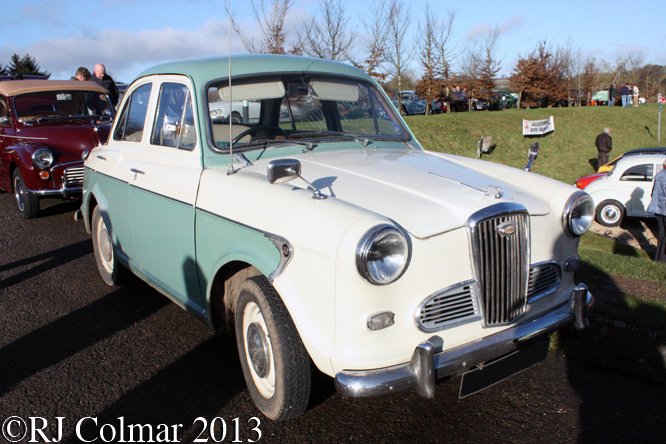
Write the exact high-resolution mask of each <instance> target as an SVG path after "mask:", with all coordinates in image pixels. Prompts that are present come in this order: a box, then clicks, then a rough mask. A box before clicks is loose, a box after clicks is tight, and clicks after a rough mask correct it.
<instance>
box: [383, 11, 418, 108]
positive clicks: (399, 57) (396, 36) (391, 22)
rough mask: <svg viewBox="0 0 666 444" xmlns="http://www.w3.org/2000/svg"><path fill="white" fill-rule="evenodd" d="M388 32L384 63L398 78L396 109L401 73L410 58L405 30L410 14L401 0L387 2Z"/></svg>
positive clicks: (399, 105)
mask: <svg viewBox="0 0 666 444" xmlns="http://www.w3.org/2000/svg"><path fill="white" fill-rule="evenodd" d="M388 11H389V12H388V23H387V27H388V33H387V49H386V53H385V56H386V63H387V64H388V65H389V72H390V74H391V75H393V76H395V77H396V78H397V79H398V109H402V98H401V97H400V96H401V94H400V93H401V92H402V74H403V73H404V71H405V70H406V69H407V64H408V63H409V61H410V60H411V58H412V54H411V52H410V45H409V44H408V42H407V30H408V29H409V25H410V22H411V15H410V13H409V10H408V9H407V8H406V7H405V4H404V3H403V2H402V1H401V0H390V1H389V4H388Z"/></svg>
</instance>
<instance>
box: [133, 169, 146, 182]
mask: <svg viewBox="0 0 666 444" xmlns="http://www.w3.org/2000/svg"><path fill="white" fill-rule="evenodd" d="M130 171H131V172H133V173H134V180H136V176H137V174H141V175H144V174H146V173H144V172H143V171H141V170H137V169H136V168H130Z"/></svg>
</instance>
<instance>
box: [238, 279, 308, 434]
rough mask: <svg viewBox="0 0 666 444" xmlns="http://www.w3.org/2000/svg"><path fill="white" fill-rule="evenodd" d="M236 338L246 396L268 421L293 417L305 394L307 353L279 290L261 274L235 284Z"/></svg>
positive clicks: (305, 401) (304, 404)
mask: <svg viewBox="0 0 666 444" xmlns="http://www.w3.org/2000/svg"><path fill="white" fill-rule="evenodd" d="M235 328H236V343H237V344H238V354H239V357H240V361H241V367H242V369H243V376H244V377H245V382H246V383H247V386H248V390H249V392H250V395H251V396H252V400H253V401H254V403H255V405H256V406H257V408H259V410H260V411H261V412H262V413H263V414H264V415H266V417H268V418H270V419H272V420H274V421H282V420H285V419H290V418H294V417H296V416H298V415H300V414H301V413H303V412H304V411H305V408H306V407H307V405H308V401H309V399H310V384H311V381H310V378H311V375H310V358H309V356H308V353H307V351H306V350H305V346H304V345H303V341H302V340H301V338H300V336H299V334H298V331H297V330H296V326H295V325H294V322H293V321H292V319H291V316H290V315H289V312H288V311H287V309H286V307H285V306H284V304H283V303H282V300H281V299H280V296H279V295H278V294H277V292H276V291H275V289H274V288H273V286H272V285H271V284H270V283H269V282H268V280H267V279H266V278H265V277H264V276H255V277H252V278H250V279H247V280H246V281H245V282H244V283H243V285H242V286H241V288H240V292H239V296H238V304H237V306H236V314H235Z"/></svg>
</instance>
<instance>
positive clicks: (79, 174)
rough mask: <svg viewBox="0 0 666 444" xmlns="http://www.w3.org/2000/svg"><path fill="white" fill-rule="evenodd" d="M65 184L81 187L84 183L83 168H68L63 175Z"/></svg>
mask: <svg viewBox="0 0 666 444" xmlns="http://www.w3.org/2000/svg"><path fill="white" fill-rule="evenodd" d="M63 182H65V184H67V185H68V186H69V185H81V184H82V183H83V167H82V166H80V167H72V168H67V169H66V170H65V173H64V174H63Z"/></svg>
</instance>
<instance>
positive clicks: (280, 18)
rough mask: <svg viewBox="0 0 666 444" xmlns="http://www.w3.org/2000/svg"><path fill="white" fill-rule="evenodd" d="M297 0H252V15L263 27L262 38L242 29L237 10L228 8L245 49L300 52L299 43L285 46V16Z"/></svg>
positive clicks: (251, 50)
mask: <svg viewBox="0 0 666 444" xmlns="http://www.w3.org/2000/svg"><path fill="white" fill-rule="evenodd" d="M294 1H295V0H269V3H267V2H266V1H265V0H250V4H251V6H252V15H253V16H254V19H255V21H256V22H257V24H258V25H259V28H260V29H261V34H262V36H261V37H260V38H255V37H252V36H250V35H248V34H246V33H245V32H243V31H242V30H241V27H240V25H239V23H238V22H237V20H236V14H235V12H232V11H230V10H228V9H227V14H229V17H230V19H231V23H232V26H233V28H234V31H236V33H237V34H238V35H239V36H240V38H241V41H242V42H243V45H244V46H245V49H246V50H247V51H248V52H251V53H267V54H299V53H300V52H301V47H300V45H299V44H295V45H291V48H289V49H287V48H286V47H285V45H286V41H287V31H286V30H285V23H284V22H285V18H286V16H287V12H289V9H290V8H291V7H292V6H293V5H294Z"/></svg>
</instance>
